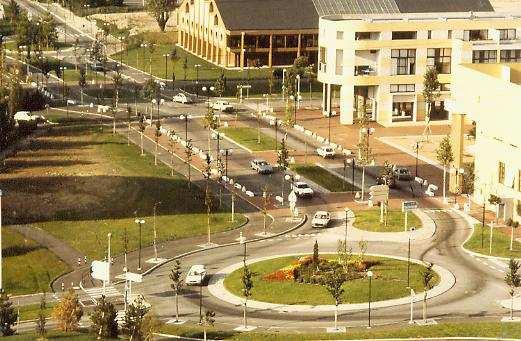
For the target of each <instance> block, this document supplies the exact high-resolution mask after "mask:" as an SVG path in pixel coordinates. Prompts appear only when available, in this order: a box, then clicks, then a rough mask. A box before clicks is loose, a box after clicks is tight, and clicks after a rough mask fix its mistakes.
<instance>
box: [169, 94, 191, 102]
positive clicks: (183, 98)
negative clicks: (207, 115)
mask: <svg viewBox="0 0 521 341" xmlns="http://www.w3.org/2000/svg"><path fill="white" fill-rule="evenodd" d="M172 102H176V103H182V104H189V103H192V99H191V98H190V97H189V96H187V95H185V94H183V93H182V92H180V93H178V94H176V95H174V97H172Z"/></svg>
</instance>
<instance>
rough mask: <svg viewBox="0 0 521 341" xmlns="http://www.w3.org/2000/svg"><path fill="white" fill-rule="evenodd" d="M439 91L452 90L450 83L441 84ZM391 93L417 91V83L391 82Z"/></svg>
mask: <svg viewBox="0 0 521 341" xmlns="http://www.w3.org/2000/svg"><path fill="white" fill-rule="evenodd" d="M438 90H439V91H450V84H449V83H442V84H440V88H439V89H438ZM389 92H390V93H399V92H416V85H415V84H390V85H389Z"/></svg>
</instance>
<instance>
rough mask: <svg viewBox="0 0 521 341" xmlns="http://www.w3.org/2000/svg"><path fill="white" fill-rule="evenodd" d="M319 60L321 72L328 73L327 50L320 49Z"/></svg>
mask: <svg viewBox="0 0 521 341" xmlns="http://www.w3.org/2000/svg"><path fill="white" fill-rule="evenodd" d="M319 58H320V59H319V63H318V64H319V65H318V67H319V70H320V71H322V72H326V60H327V50H326V48H325V47H322V46H321V47H320V53H319Z"/></svg>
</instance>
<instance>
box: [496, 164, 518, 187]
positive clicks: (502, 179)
mask: <svg viewBox="0 0 521 341" xmlns="http://www.w3.org/2000/svg"><path fill="white" fill-rule="evenodd" d="M497 174H498V178H497V181H498V182H499V183H500V184H502V185H505V186H508V187H510V188H516V186H515V184H516V180H515V176H514V173H512V174H511V175H510V179H506V175H505V174H506V166H505V163H504V162H502V161H499V163H498V172H497ZM517 190H518V191H519V192H521V169H520V170H518V171H517Z"/></svg>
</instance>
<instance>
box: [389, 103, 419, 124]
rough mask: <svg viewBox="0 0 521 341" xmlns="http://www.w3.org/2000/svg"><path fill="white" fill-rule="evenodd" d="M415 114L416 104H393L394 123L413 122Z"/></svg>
mask: <svg viewBox="0 0 521 341" xmlns="http://www.w3.org/2000/svg"><path fill="white" fill-rule="evenodd" d="M413 114H414V102H393V115H392V120H393V121H411V120H412V116H413Z"/></svg>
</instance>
